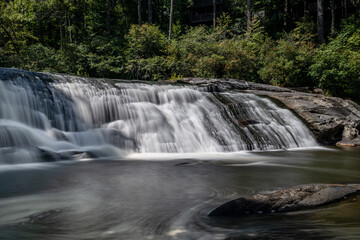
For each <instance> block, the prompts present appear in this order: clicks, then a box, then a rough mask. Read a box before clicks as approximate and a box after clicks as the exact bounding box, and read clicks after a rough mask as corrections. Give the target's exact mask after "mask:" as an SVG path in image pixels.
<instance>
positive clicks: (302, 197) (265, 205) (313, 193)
mask: <svg viewBox="0 0 360 240" xmlns="http://www.w3.org/2000/svg"><path fill="white" fill-rule="evenodd" d="M355 194H360V184H358V185H342V184H310V185H300V186H296V187H293V188H290V189H284V190H278V191H274V192H269V193H259V194H255V195H252V196H247V197H242V198H238V199H236V200H233V201H230V202H228V203H225V204H223V205H222V206H220V207H218V208H216V209H215V210H213V211H212V212H211V213H210V214H209V216H211V217H241V216H247V215H255V214H271V213H279V212H280V213H284V212H291V211H297V210H303V209H313V208H316V207H319V206H323V205H326V204H329V203H333V202H336V201H339V200H341V199H344V198H346V197H347V196H349V195H355Z"/></svg>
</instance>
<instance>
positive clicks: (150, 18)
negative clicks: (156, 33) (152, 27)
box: [148, 0, 152, 24]
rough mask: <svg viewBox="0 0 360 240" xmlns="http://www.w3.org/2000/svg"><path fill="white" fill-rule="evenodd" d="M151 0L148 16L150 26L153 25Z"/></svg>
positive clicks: (149, 1)
mask: <svg viewBox="0 0 360 240" xmlns="http://www.w3.org/2000/svg"><path fill="white" fill-rule="evenodd" d="M151 2H152V1H151V0H148V14H149V24H152V8H151Z"/></svg>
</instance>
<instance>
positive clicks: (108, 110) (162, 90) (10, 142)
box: [0, 69, 316, 163]
mask: <svg viewBox="0 0 360 240" xmlns="http://www.w3.org/2000/svg"><path fill="white" fill-rule="evenodd" d="M315 145H316V141H315V139H314V137H313V136H312V134H311V132H310V131H309V130H308V129H307V128H306V126H305V125H304V124H303V123H302V122H301V121H300V120H299V119H297V118H296V116H295V115H294V114H293V113H291V112H290V111H289V110H287V109H283V108H279V107H278V106H277V105H276V104H274V103H273V102H271V101H270V100H269V99H266V98H261V97H258V96H256V95H253V94H246V93H239V92H228V93H213V92H207V91H206V90H204V89H202V88H197V87H184V86H175V85H165V84H148V83H141V82H131V81H116V80H104V79H90V78H80V77H73V76H67V75H60V74H40V73H31V72H27V71H21V70H15V69H0V163H18V162H34V161H40V159H43V161H52V160H57V159H71V158H74V157H79V156H80V157H85V156H86V157H91V158H98V157H112V158H119V157H121V156H123V154H126V153H131V152H139V153H157V152H161V153H195V152H235V151H243V150H272V149H284V148H286V149H287V148H300V147H313V146H315Z"/></svg>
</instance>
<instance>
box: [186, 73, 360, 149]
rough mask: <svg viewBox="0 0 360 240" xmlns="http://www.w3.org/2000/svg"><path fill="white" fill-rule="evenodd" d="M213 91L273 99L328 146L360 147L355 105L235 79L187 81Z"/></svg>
mask: <svg viewBox="0 0 360 240" xmlns="http://www.w3.org/2000/svg"><path fill="white" fill-rule="evenodd" d="M181 82H182V83H185V84H190V85H197V86H202V87H205V88H207V89H208V90H210V91H224V90H236V91H242V92H248V93H253V94H256V95H259V96H265V97H269V98H271V99H273V100H275V101H276V102H278V104H280V105H283V106H285V107H286V108H288V109H291V110H292V111H293V112H295V113H296V114H297V115H298V116H299V117H300V118H301V119H302V120H303V121H304V122H305V123H306V124H307V125H308V127H309V128H310V129H311V131H312V132H313V134H314V135H315V137H316V138H317V140H318V142H319V143H321V144H324V145H328V146H330V145H335V144H337V145H339V146H360V106H359V105H358V104H357V103H355V102H353V101H351V100H345V99H341V98H336V97H328V96H325V95H323V94H321V93H309V92H303V91H297V90H293V89H289V88H281V87H275V86H270V85H266V84H259V83H252V82H246V81H240V80H235V79H201V78H184V79H182V80H181Z"/></svg>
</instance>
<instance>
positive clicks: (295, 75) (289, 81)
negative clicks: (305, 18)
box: [259, 34, 315, 87]
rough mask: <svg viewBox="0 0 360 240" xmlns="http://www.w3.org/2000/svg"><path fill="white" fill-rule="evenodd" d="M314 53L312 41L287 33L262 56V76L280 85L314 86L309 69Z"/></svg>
mask: <svg viewBox="0 0 360 240" xmlns="http://www.w3.org/2000/svg"><path fill="white" fill-rule="evenodd" d="M314 53H315V51H314V45H313V44H312V43H310V42H308V41H304V40H302V39H296V38H295V37H294V35H293V34H287V35H286V36H285V37H284V38H281V39H280V40H278V41H276V43H275V44H274V45H273V47H272V48H271V49H270V50H269V51H267V52H266V53H265V54H264V56H263V57H262V64H263V67H262V68H261V70H260V71H259V74H260V77H261V79H262V80H263V82H265V83H269V84H273V85H278V86H287V87H300V86H313V85H314V84H313V82H312V79H311V78H310V77H309V76H308V69H309V67H310V66H311V64H312V62H313V57H314Z"/></svg>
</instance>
